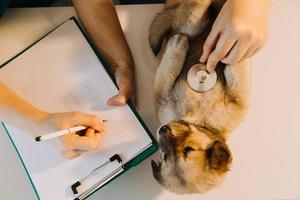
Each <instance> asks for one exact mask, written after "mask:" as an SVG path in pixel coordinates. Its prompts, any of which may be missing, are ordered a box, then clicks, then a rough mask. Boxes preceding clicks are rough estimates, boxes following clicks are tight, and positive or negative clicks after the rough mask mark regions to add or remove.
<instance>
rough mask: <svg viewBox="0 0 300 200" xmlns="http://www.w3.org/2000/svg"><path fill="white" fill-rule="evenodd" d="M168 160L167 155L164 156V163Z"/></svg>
mask: <svg viewBox="0 0 300 200" xmlns="http://www.w3.org/2000/svg"><path fill="white" fill-rule="evenodd" d="M167 159H168V155H167V154H164V161H165V162H166V161H167Z"/></svg>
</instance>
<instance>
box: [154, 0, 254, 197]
mask: <svg viewBox="0 0 300 200" xmlns="http://www.w3.org/2000/svg"><path fill="white" fill-rule="evenodd" d="M223 3H224V1H222V0H215V1H213V0H183V2H182V3H181V4H180V5H179V6H177V7H173V8H171V9H165V10H163V11H162V12H161V13H160V14H158V15H157V16H156V17H155V18H154V20H153V22H152V24H151V26H150V33H149V43H150V46H151V48H152V50H153V52H154V53H155V54H158V53H159V51H160V49H161V47H162V44H163V41H164V40H165V41H166V48H165V51H164V52H163V56H162V59H161V62H160V65H159V67H158V69H157V73H156V77H155V99H156V109H157V115H158V118H159V120H160V122H161V124H162V127H161V128H160V129H159V131H158V141H159V144H160V147H161V155H160V156H161V159H160V161H158V163H156V162H154V161H153V162H152V168H153V174H154V177H155V178H156V179H157V180H158V181H159V182H160V183H161V184H162V185H164V186H165V187H166V188H167V189H169V190H170V191H173V192H176V193H194V192H206V191H207V190H210V189H211V188H213V187H215V186H217V185H218V184H219V183H220V182H221V180H222V179H223V178H224V176H225V174H226V172H227V171H228V170H229V167H230V164H231V161H232V156H231V153H230V150H229V148H228V146H227V144H226V139H227V136H228V133H230V132H232V131H233V130H234V129H235V128H236V127H237V126H238V125H239V124H240V122H241V120H242V118H243V116H244V115H245V113H246V109H247V106H248V99H249V88H250V80H249V66H248V64H247V62H242V63H239V64H237V65H236V66H225V65H223V64H219V65H218V67H217V69H216V72H217V75H218V81H217V84H216V86H215V87H214V88H213V89H211V90H210V91H208V92H205V93H198V92H195V91H194V90H192V89H191V88H190V87H189V86H188V84H187V81H186V76H187V72H188V70H189V68H190V67H191V66H193V65H194V64H196V63H198V59H199V57H200V55H201V54H202V48H201V47H202V46H203V44H204V42H205V39H206V37H207V35H208V34H209V31H210V29H211V26H212V23H213V21H214V19H215V17H216V15H217V14H218V12H219V10H220V8H221V6H222V5H223Z"/></svg>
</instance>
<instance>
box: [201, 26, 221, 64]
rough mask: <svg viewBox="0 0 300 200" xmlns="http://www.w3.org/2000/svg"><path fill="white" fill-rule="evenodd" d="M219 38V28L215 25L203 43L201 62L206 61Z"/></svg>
mask: <svg viewBox="0 0 300 200" xmlns="http://www.w3.org/2000/svg"><path fill="white" fill-rule="evenodd" d="M218 38H219V29H217V28H214V26H213V28H212V30H211V32H210V33H209V35H208V37H207V39H206V41H205V43H204V45H203V52H202V56H201V57H200V62H203V63H205V62H206V61H207V60H208V57H209V55H210V53H211V52H212V51H213V49H214V48H215V45H216V43H217V41H218Z"/></svg>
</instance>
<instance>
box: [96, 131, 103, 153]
mask: <svg viewBox="0 0 300 200" xmlns="http://www.w3.org/2000/svg"><path fill="white" fill-rule="evenodd" d="M101 136H102V134H101V133H96V134H95V137H96V142H97V147H96V149H98V148H99V146H100V140H101Z"/></svg>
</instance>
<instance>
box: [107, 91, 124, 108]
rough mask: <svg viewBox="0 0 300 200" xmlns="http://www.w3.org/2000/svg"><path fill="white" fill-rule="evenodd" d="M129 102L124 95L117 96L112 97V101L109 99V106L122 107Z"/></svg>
mask: <svg viewBox="0 0 300 200" xmlns="http://www.w3.org/2000/svg"><path fill="white" fill-rule="evenodd" d="M126 102H127V98H126V96H125V95H124V94H121V93H119V94H117V95H115V96H113V97H111V98H110V99H108V101H107V104H108V105H110V106H122V105H124V104H126Z"/></svg>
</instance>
